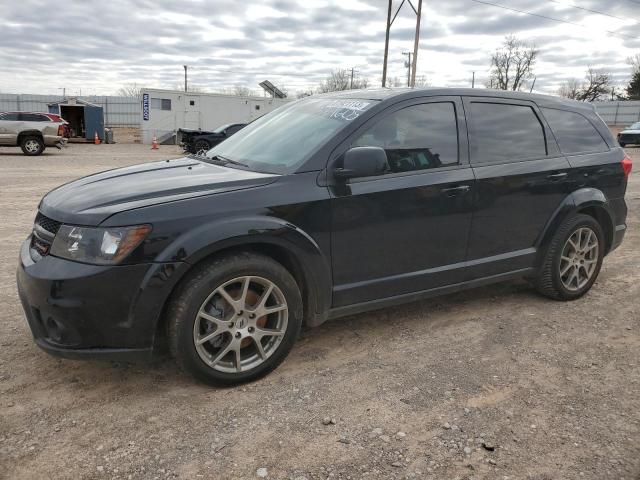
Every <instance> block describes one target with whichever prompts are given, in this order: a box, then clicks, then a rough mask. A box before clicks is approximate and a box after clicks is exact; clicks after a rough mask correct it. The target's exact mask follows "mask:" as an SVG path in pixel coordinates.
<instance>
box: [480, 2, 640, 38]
mask: <svg viewBox="0 0 640 480" xmlns="http://www.w3.org/2000/svg"><path fill="white" fill-rule="evenodd" d="M471 1H472V2H475V3H481V4H483V5H490V6H492V7H498V8H502V9H503V10H510V11H512V12H517V13H524V14H525V15H531V16H532V17H538V18H544V19H545V20H551V21H553V22H558V23H566V24H568V25H574V26H576V27H582V28H588V29H590V30H591V27H587V26H586V25H583V24H582V23H576V22H571V21H569V20H561V19H559V18H554V17H549V16H547V15H542V14H539V13H533V12H527V11H526V10H519V9H517V8H512V7H507V6H505V5H500V4H498V3H491V2H486V1H484V0H471ZM634 3H635V2H634ZM638 3H639V4H640V2H638ZM602 31H603V32H606V33H607V34H609V35H612V36H614V37H620V38H625V39H631V40H640V37H636V36H634V35H625V34H623V33H618V32H613V31H611V30H602Z"/></svg>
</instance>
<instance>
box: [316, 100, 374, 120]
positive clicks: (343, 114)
mask: <svg viewBox="0 0 640 480" xmlns="http://www.w3.org/2000/svg"><path fill="white" fill-rule="evenodd" d="M370 106H371V102H364V101H362V100H331V101H329V102H327V103H325V104H324V105H323V106H322V113H323V114H324V115H326V116H327V117H328V118H337V119H339V120H346V121H347V122H350V121H352V120H355V119H356V118H358V117H359V116H360V115H361V114H362V113H363V112H364V111H365V110H366V109H367V108H369V107H370Z"/></svg>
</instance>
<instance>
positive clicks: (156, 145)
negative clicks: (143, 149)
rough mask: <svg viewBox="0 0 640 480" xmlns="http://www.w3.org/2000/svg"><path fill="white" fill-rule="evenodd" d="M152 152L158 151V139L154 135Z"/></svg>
mask: <svg viewBox="0 0 640 480" xmlns="http://www.w3.org/2000/svg"><path fill="white" fill-rule="evenodd" d="M151 150H158V137H156V135H155V134H154V135H153V140H152V141H151Z"/></svg>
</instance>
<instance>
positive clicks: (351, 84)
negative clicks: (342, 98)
mask: <svg viewBox="0 0 640 480" xmlns="http://www.w3.org/2000/svg"><path fill="white" fill-rule="evenodd" d="M349 90H353V67H351V82H350V83H349Z"/></svg>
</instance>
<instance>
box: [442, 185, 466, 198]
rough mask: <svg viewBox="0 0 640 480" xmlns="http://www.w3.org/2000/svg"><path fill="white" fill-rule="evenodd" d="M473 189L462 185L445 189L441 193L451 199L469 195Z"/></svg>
mask: <svg viewBox="0 0 640 480" xmlns="http://www.w3.org/2000/svg"><path fill="white" fill-rule="evenodd" d="M470 188H471V187H469V185H460V186H459V187H451V188H443V189H441V190H440V191H441V192H442V193H444V194H446V195H448V196H450V197H454V196H456V195H458V194H463V193H467V192H468V191H469V189H470Z"/></svg>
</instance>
